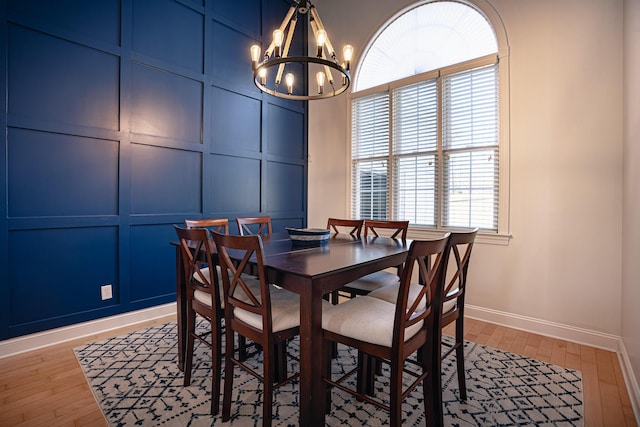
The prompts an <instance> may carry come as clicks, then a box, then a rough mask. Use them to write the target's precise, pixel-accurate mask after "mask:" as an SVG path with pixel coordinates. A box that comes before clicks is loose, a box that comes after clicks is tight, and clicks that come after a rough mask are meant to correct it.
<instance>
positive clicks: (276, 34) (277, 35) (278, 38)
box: [273, 28, 284, 58]
mask: <svg viewBox="0 0 640 427" xmlns="http://www.w3.org/2000/svg"><path fill="white" fill-rule="evenodd" d="M283 40H284V33H283V32H282V30H281V29H279V28H278V29H275V30H273V45H274V49H273V52H274V55H275V56H276V58H280V50H281V49H282V41H283Z"/></svg>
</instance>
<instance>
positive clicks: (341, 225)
mask: <svg viewBox="0 0 640 427" xmlns="http://www.w3.org/2000/svg"><path fill="white" fill-rule="evenodd" d="M363 225H364V220H362V219H340V218H329V219H328V220H327V230H331V231H332V232H334V233H335V234H340V233H341V232H347V233H349V234H350V235H352V236H353V237H357V238H360V234H361V233H362V226H363Z"/></svg>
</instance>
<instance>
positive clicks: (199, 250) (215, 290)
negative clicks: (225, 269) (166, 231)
mask: <svg viewBox="0 0 640 427" xmlns="http://www.w3.org/2000/svg"><path fill="white" fill-rule="evenodd" d="M174 227H175V230H176V233H177V234H178V239H179V243H180V250H181V253H182V266H183V271H184V281H185V283H186V284H187V292H188V293H189V294H192V293H193V292H194V291H195V290H199V291H202V292H206V293H208V294H211V297H212V300H211V304H212V305H211V307H214V308H218V307H221V305H220V302H221V295H220V290H219V289H220V287H219V283H218V274H217V272H216V270H217V269H216V268H215V264H214V258H213V248H214V242H213V240H212V239H211V235H210V234H209V231H208V230H207V229H204V228H182V227H179V226H177V225H174Z"/></svg>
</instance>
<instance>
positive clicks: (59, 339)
mask: <svg viewBox="0 0 640 427" xmlns="http://www.w3.org/2000/svg"><path fill="white" fill-rule="evenodd" d="M175 313H176V303H175V302H173V303H169V304H163V305H159V306H156V307H151V308H146V309H144V310H137V311H132V312H129V313H123V314H119V315H116V316H111V317H105V318H103V319H97V320H92V321H90V322H84V323H78V324H76V325H71V326H65V327H63V328H57V329H52V330H49V331H44V332H38V333H35V334H30V335H25V336H22V337H17V338H12V339H9V340H6V341H0V359H3V358H5V357H9V356H15V355H17V354H20V353H25V352H27V351H31V350H36V349H39V348H42V347H48V346H50V345H54V344H60V343H63V342H66V341H71V340H74V339H78V338H82V337H86V336H89V335H95V334H98V333H102V332H108V331H111V330H113V329H118V328H123V327H125V326H130V325H135V324H137V323H143V322H146V321H149V320H153V319H157V318H160V317H165V316H169V315H172V314H175Z"/></svg>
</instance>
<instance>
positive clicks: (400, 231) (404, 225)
mask: <svg viewBox="0 0 640 427" xmlns="http://www.w3.org/2000/svg"><path fill="white" fill-rule="evenodd" d="M380 229H385V230H390V232H388V233H387V234H389V233H390V235H389V236H388V237H391V238H392V239H396V238H398V235H400V239H402V240H406V239H407V230H408V229H409V221H385V220H376V219H365V220H364V237H367V236H369V235H373V236H375V237H380V234H378V231H379V230H380Z"/></svg>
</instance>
